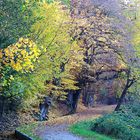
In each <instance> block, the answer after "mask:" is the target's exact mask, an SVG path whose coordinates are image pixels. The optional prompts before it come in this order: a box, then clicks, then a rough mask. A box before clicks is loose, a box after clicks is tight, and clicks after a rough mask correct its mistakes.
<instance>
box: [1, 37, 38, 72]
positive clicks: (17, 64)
mask: <svg viewBox="0 0 140 140" xmlns="http://www.w3.org/2000/svg"><path fill="white" fill-rule="evenodd" d="M2 52H3V53H2ZM40 53H41V51H40V50H39V48H38V47H37V45H36V44H35V43H34V42H33V41H32V40H30V39H28V38H20V39H19V41H18V42H17V43H15V44H13V45H10V46H8V47H7V48H5V49H3V50H1V51H0V58H1V59H2V63H3V64H5V65H9V66H11V67H12V68H13V69H14V70H16V71H20V72H30V71H31V70H33V67H34V66H33V65H34V62H35V61H37V58H38V57H39V55H40Z"/></svg>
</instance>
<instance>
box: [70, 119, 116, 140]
mask: <svg viewBox="0 0 140 140" xmlns="http://www.w3.org/2000/svg"><path fill="white" fill-rule="evenodd" d="M93 121H94V120H89V121H82V122H78V123H76V124H74V125H72V126H70V128H69V130H70V131H71V132H72V133H73V134H76V135H79V136H82V137H85V138H87V140H93V139H94V140H115V139H113V138H110V137H107V136H105V135H102V134H99V133H96V132H94V131H92V130H91V125H92V124H93Z"/></svg>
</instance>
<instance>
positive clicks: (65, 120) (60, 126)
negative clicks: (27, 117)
mask: <svg viewBox="0 0 140 140" xmlns="http://www.w3.org/2000/svg"><path fill="white" fill-rule="evenodd" d="M114 108H115V106H114V105H111V106H98V107H95V108H82V109H79V110H78V112H77V113H76V114H73V115H68V116H63V117H59V118H57V119H54V120H50V121H48V122H47V123H46V125H45V126H43V127H42V126H40V127H39V128H38V129H36V133H37V135H38V136H39V137H40V138H41V139H42V140H83V139H82V138H80V137H77V136H74V135H73V134H71V133H70V132H68V130H67V128H68V126H69V125H70V124H73V123H76V122H78V121H82V120H88V119H94V118H97V117H99V116H101V115H104V114H106V113H110V112H112V111H113V110H114Z"/></svg>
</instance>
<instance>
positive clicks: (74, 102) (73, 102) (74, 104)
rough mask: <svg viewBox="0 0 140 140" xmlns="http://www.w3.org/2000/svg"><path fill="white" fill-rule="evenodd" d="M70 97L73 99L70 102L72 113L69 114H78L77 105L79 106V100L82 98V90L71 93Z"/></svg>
mask: <svg viewBox="0 0 140 140" xmlns="http://www.w3.org/2000/svg"><path fill="white" fill-rule="evenodd" d="M70 94H71V95H70V97H71V99H70V100H71V101H70V107H71V109H70V112H69V113H68V114H74V113H76V110H77V104H78V100H79V97H80V90H77V91H75V93H73V92H71V93H70Z"/></svg>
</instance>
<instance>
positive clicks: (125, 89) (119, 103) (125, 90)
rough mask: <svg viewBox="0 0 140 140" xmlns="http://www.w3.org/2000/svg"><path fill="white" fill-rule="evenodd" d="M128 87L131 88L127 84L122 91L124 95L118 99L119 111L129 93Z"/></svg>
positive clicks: (116, 109) (117, 107)
mask: <svg viewBox="0 0 140 140" xmlns="http://www.w3.org/2000/svg"><path fill="white" fill-rule="evenodd" d="M128 88H129V87H127V86H126V87H125V88H124V90H123V92H122V95H121V97H120V99H119V101H118V104H117V106H116V108H115V111H118V110H119V109H120V107H121V104H122V103H123V100H124V98H125V96H126V94H127V90H128Z"/></svg>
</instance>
